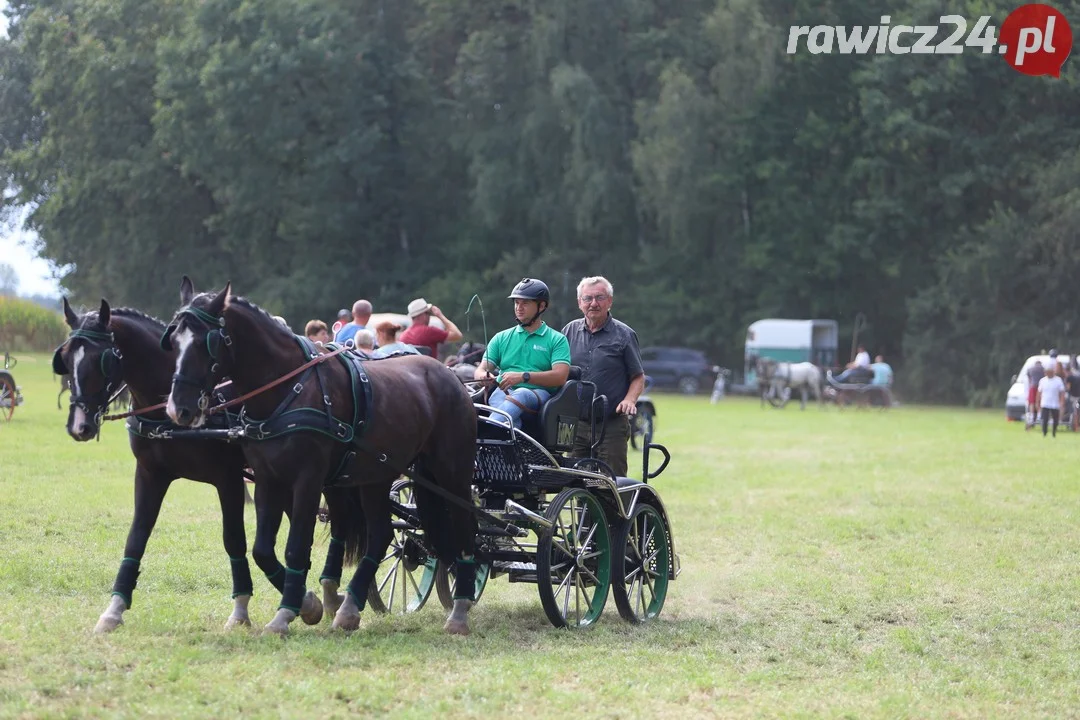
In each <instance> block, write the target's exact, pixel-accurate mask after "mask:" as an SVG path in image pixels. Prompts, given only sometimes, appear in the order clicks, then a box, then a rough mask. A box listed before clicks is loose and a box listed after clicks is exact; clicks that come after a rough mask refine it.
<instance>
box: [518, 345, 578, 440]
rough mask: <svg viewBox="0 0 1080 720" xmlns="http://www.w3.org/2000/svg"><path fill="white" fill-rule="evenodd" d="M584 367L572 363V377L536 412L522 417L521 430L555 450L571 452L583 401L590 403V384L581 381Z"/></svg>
mask: <svg viewBox="0 0 1080 720" xmlns="http://www.w3.org/2000/svg"><path fill="white" fill-rule="evenodd" d="M580 381H581V368H580V367H578V366H576V365H571V366H570V376H569V379H568V380H567V381H566V384H565V385H563V386H562V387H561V388H560V389H559V392H557V393H555V394H554V395H552V396H551V398H550V399H549V400H548V401H547V402H546V403H544V405H543V406H542V407H541V408H540V412H539V413H537V414H536V415H531V414H529V415H526V416H525V417H524V418H523V419H522V424H521V426H522V430H524V431H525V432H526V433H528V434H529V435H530V436H531V437H532V438H533V439H534V440H536V441H537V442H538V443H540V444H541V445H543V446H544V447H545V448H547V449H548V450H551V451H552V452H568V451H569V450H571V449H572V448H573V447H574V434H575V433H576V432H577V424H578V418H580V417H581V416H582V415H583V414H584V413H582V403H584V404H585V406H586V407H587V406H588V403H589V401H590V400H591V394H592V393H591V386H590V387H588V388H586V386H584V385H582V384H581V382H580Z"/></svg>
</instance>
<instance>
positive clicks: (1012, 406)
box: [1005, 354, 1072, 420]
mask: <svg viewBox="0 0 1080 720" xmlns="http://www.w3.org/2000/svg"><path fill="white" fill-rule="evenodd" d="M1057 359H1058V361H1059V362H1062V363H1064V364H1065V367H1066V368H1067V367H1068V366H1069V362H1070V361H1071V360H1072V356H1071V355H1061V354H1059V355H1058V356H1057ZM1036 360H1039V361H1040V362H1042V364H1043V367H1044V368H1045V367H1046V366H1047V365H1049V364H1050V356H1049V355H1032V356H1031V357H1029V358H1028V359H1027V360H1025V361H1024V364H1023V366H1022V367H1021V368H1020V372H1018V373H1017V374H1016V375H1013V376H1012V387H1010V388H1009V391H1008V392H1007V393H1005V419H1006V420H1023V419H1024V413H1025V412H1026V411H1027V391H1026V389H1025V386H1024V377H1025V376H1026V375H1027V373H1028V370H1030V369H1031V367H1032V366H1033V365H1034V364H1035V361H1036Z"/></svg>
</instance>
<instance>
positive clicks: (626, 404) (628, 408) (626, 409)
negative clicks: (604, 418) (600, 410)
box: [615, 400, 637, 415]
mask: <svg viewBox="0 0 1080 720" xmlns="http://www.w3.org/2000/svg"><path fill="white" fill-rule="evenodd" d="M615 412H616V413H618V414H619V415H637V403H632V402H630V401H629V400H623V401H622V402H621V403H619V405H618V406H617V407H616V408H615Z"/></svg>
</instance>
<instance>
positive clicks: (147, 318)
mask: <svg viewBox="0 0 1080 720" xmlns="http://www.w3.org/2000/svg"><path fill="white" fill-rule="evenodd" d="M109 316H110V317H116V316H120V317H123V318H131V319H134V320H141V321H143V322H146V323H149V324H150V325H153V326H154V327H155V328H156V329H157V330H159V331H164V330H165V323H164V322H162V321H161V320H158V319H157V318H156V317H154V316H152V315H147V314H146V313H144V312H143V311H142V310H136V309H135V308H129V307H119V308H111V309H110V310H109ZM79 329H80V330H94V329H96V330H99V331H101V332H108V331H109V329H108V328H107V327H105V326H103V325H102V324H101V317H100V316H99V314H98V311H97V310H87V311H86V312H83V313H80V314H79Z"/></svg>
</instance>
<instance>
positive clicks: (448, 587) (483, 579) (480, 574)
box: [435, 562, 491, 610]
mask: <svg viewBox="0 0 1080 720" xmlns="http://www.w3.org/2000/svg"><path fill="white" fill-rule="evenodd" d="M455 577H456V575H455V573H454V566H453V565H452V564H451V565H450V566H449V567H447V566H446V565H445V564H444V563H442V562H440V563H439V566H438V567H437V568H436V569H435V592H436V593H437V594H438V596H439V602H440V603H442V606H443V608H445V609H446V610H453V609H454V579H455ZM489 577H491V565H489V564H488V563H477V564H476V589H475V590H474V591H473V592H474V595H473V601H474V602H479V601H480V596H481V595H483V594H484V588H485V587H487V581H488V578H489Z"/></svg>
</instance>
